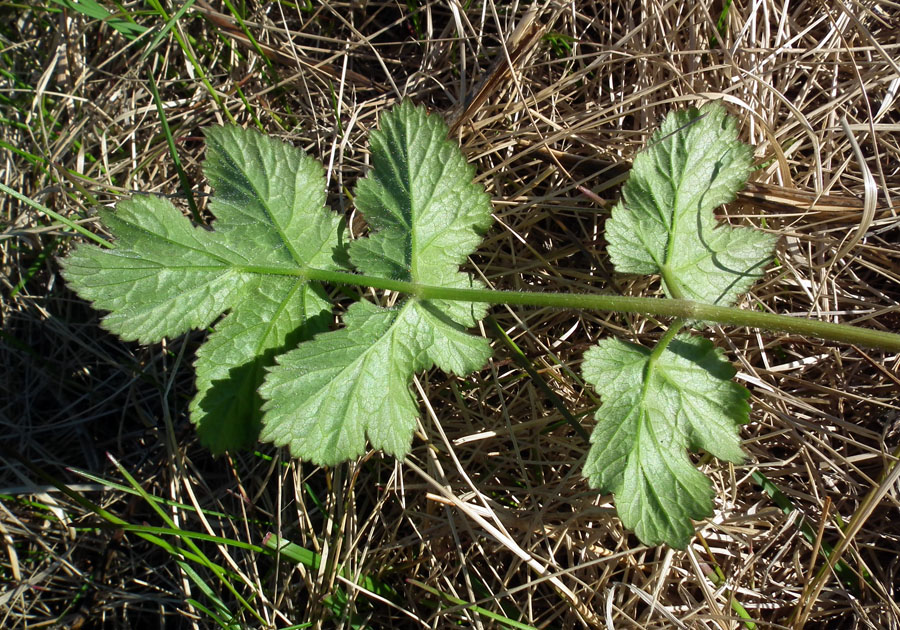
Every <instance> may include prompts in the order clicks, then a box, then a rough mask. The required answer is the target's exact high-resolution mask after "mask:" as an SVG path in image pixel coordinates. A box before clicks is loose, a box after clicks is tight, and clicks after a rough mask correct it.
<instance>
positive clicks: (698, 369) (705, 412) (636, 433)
mask: <svg viewBox="0 0 900 630" xmlns="http://www.w3.org/2000/svg"><path fill="white" fill-rule="evenodd" d="M582 370H583V374H584V377H585V379H586V380H587V381H588V382H590V383H591V384H592V385H594V386H595V387H596V388H597V391H598V392H599V393H600V396H601V400H602V405H601V407H600V409H599V410H598V412H597V414H596V419H597V425H596V427H595V428H594V431H593V433H592V435H591V449H590V451H589V453H588V458H587V462H586V463H585V466H584V475H585V476H586V477H587V478H588V480H589V482H590V485H591V486H592V487H594V488H597V489H599V490H600V491H601V492H612V493H613V494H614V495H615V497H616V508H617V511H618V513H619V517H620V518H621V519H622V522H623V524H624V525H625V526H626V527H628V528H629V529H633V530H634V531H635V533H636V534H637V536H638V538H639V539H640V540H641V541H642V542H643V543H645V544H648V545H656V544H659V543H661V542H666V543H668V544H670V545H672V546H673V547H678V548H684V547H685V546H686V545H687V542H688V540H689V539H690V537H691V536H692V535H693V532H694V529H693V526H692V524H691V519H701V518H705V517H706V516H709V515H710V514H711V513H712V487H711V484H710V482H709V480H708V479H707V478H706V476H704V475H703V474H702V473H701V472H699V471H698V470H697V469H696V468H695V467H694V465H693V464H692V463H691V461H690V459H689V458H688V456H687V450H688V449H692V450H696V449H701V448H702V449H704V450H706V451H708V452H710V453H712V454H713V455H715V456H716V457H718V458H720V459H724V460H727V461H731V462H735V463H738V462H741V461H743V453H742V451H741V448H740V439H739V437H738V435H737V428H738V426H739V425H740V424H742V423H745V422H747V421H748V417H749V405H748V404H747V398H748V397H749V392H747V390H746V389H745V388H744V387H742V386H740V385H738V384H736V383H734V382H732V381H731V378H732V377H733V375H734V368H732V367H731V365H730V364H729V363H728V362H727V361H725V359H724V358H723V357H722V355H721V352H720V351H718V350H716V349H715V348H714V346H713V344H712V342H710V341H708V340H706V339H702V338H699V337H691V336H688V335H679V336H678V337H676V338H675V339H674V340H672V342H670V344H669V346H668V347H667V348H666V349H665V351H664V352H663V353H662V354H661V355H660V356H659V357H658V358H656V359H655V360H651V353H650V352H649V351H648V350H646V349H644V348H642V347H640V346H636V345H634V344H630V343H626V342H624V341H620V340H618V339H603V340H601V341H600V342H599V343H598V344H597V345H596V346H594V347H593V348H591V349H590V350H588V352H587V353H585V361H584V365H583V367H582Z"/></svg>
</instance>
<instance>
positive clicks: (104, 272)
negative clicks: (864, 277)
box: [63, 127, 340, 453]
mask: <svg viewBox="0 0 900 630" xmlns="http://www.w3.org/2000/svg"><path fill="white" fill-rule="evenodd" d="M206 135H207V140H208V154H207V160H206V164H205V172H206V175H207V177H208V178H209V180H210V183H211V184H212V185H213V187H214V188H215V191H216V196H215V197H214V199H213V201H212V202H211V204H210V209H211V211H212V212H213V213H214V214H215V215H216V216H217V220H216V221H215V223H214V225H213V227H214V230H212V231H210V230H206V229H204V228H202V227H198V226H194V225H192V224H191V222H190V220H188V219H187V218H186V217H185V216H184V215H183V214H182V213H181V212H180V211H179V210H178V209H177V208H175V207H174V206H173V205H172V204H171V203H170V202H168V201H167V200H165V199H161V198H157V197H150V196H139V197H134V198H133V199H131V200H129V201H124V202H122V203H120V204H118V206H117V208H116V210H115V211H114V212H113V211H103V212H101V219H102V221H103V223H104V224H105V225H106V226H107V227H108V228H109V230H110V231H111V233H112V235H113V236H114V238H115V247H114V248H112V249H103V248H99V247H96V246H92V245H80V246H78V247H77V248H76V249H75V251H74V252H73V253H72V254H71V255H70V256H69V257H68V258H67V259H66V260H65V261H64V271H63V273H64V276H65V278H66V280H67V281H68V282H69V284H70V285H71V286H72V287H73V289H75V291H76V292H77V293H78V294H79V295H80V296H81V297H82V298H85V299H87V300H91V301H92V302H93V303H94V306H96V307H97V308H100V309H104V310H107V311H110V313H109V314H108V315H107V316H106V317H105V318H104V320H103V324H104V326H105V327H106V328H107V329H109V330H110V331H112V332H114V333H116V334H118V335H119V336H120V337H122V338H123V339H126V340H138V341H140V342H141V343H152V342H156V341H159V340H160V339H162V338H163V337H174V336H177V335H180V334H182V333H184V332H186V331H188V330H190V329H193V328H205V327H207V326H209V325H210V324H212V322H213V321H214V320H216V319H217V318H218V317H219V316H220V315H222V314H223V313H224V312H226V311H230V313H229V314H228V315H227V316H226V317H225V318H224V319H223V320H222V321H221V322H219V324H218V325H217V326H216V330H215V332H213V333H212V334H211V335H210V337H209V340H208V341H207V343H206V344H205V345H204V346H203V347H202V348H201V349H200V350H199V351H198V353H197V361H196V364H195V367H196V371H197V390H198V391H197V395H196V397H195V398H194V400H193V402H192V403H191V420H192V421H193V422H194V423H195V424H196V425H197V427H198V432H199V434H200V437H201V440H202V441H203V442H204V443H205V444H206V445H207V446H209V447H210V449H211V450H212V451H213V452H216V453H219V452H222V451H223V450H225V449H229V448H237V447H241V446H246V445H249V444H251V443H252V442H253V440H255V439H256V435H257V434H258V431H259V420H260V415H261V412H260V399H259V398H258V397H257V395H256V389H257V388H258V387H259V385H260V383H261V382H262V378H263V376H264V368H265V366H266V365H270V364H271V363H272V362H273V358H274V355H275V354H277V353H278V352H281V351H283V350H284V349H286V348H287V347H292V346H293V345H296V343H297V342H298V341H299V340H300V339H302V338H308V337H309V336H311V334H312V333H314V332H317V331H319V330H323V329H325V328H326V327H327V323H328V321H327V320H329V319H330V316H329V314H330V305H329V304H328V301H327V299H325V296H324V295H323V293H322V290H321V288H320V287H319V286H318V285H317V284H314V283H307V282H306V281H305V280H304V279H303V277H302V270H303V269H304V268H305V267H308V266H314V267H318V268H322V269H338V264H337V263H336V262H335V256H339V255H340V243H339V232H340V220H339V218H338V217H337V216H336V215H334V214H333V213H331V212H329V211H327V210H326V209H325V207H324V205H323V204H324V201H325V181H324V174H323V171H322V167H321V166H320V165H319V164H318V163H317V162H315V161H314V160H313V159H311V158H310V157H308V156H307V155H306V154H304V153H303V152H302V151H300V150H298V149H295V148H293V147H291V146H289V145H286V144H284V143H281V142H277V141H275V140H272V139H269V138H267V137H265V136H262V135H260V134H258V133H256V132H254V131H248V130H243V129H239V128H236V127H218V128H212V129H208V130H207V131H206Z"/></svg>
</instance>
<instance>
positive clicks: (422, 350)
mask: <svg viewBox="0 0 900 630" xmlns="http://www.w3.org/2000/svg"><path fill="white" fill-rule="evenodd" d="M379 126H380V129H379V130H377V131H373V132H372V135H371V147H372V160H373V165H374V169H373V171H372V172H371V174H370V175H369V176H368V177H367V178H366V179H364V180H362V181H361V182H360V183H359V185H358V186H357V189H356V205H357V208H358V209H359V210H360V211H361V212H362V214H363V216H364V217H365V218H366V220H367V221H368V223H369V225H370V227H371V228H372V233H371V235H370V236H369V237H367V238H363V239H358V240H356V241H354V242H353V243H351V245H350V259H351V261H352V262H353V263H354V264H355V265H356V266H357V267H358V268H359V269H360V270H361V271H363V272H364V273H366V274H369V275H373V276H378V277H383V278H392V279H402V280H409V281H413V282H417V283H421V284H431V285H438V286H445V287H473V286H480V285H478V283H476V282H473V281H472V280H471V279H470V278H469V277H468V275H466V274H464V273H461V272H460V271H459V265H460V264H462V263H463V262H464V261H465V260H466V257H467V256H468V255H469V254H470V253H471V252H472V251H474V249H475V248H476V247H477V246H478V244H479V243H480V242H481V238H482V237H481V235H482V233H483V232H484V231H485V230H486V229H487V228H488V226H489V225H490V222H491V205H490V199H489V198H488V196H487V195H486V194H485V192H484V191H483V190H482V189H481V187H480V186H477V185H475V184H474V183H473V182H472V178H473V175H474V168H473V167H471V166H470V165H468V164H467V163H466V161H465V158H464V156H463V155H462V153H461V152H460V150H459V148H458V147H457V146H456V145H455V144H453V143H452V142H450V141H449V140H447V127H446V125H445V124H444V122H443V121H442V120H441V119H440V118H439V117H437V116H429V115H427V114H426V113H425V110H424V109H421V108H416V107H414V106H413V105H411V104H410V103H409V102H405V103H403V104H402V105H400V106H399V107H397V108H396V109H394V110H393V111H391V112H389V113H386V114H384V115H383V116H382V117H381V119H380V125H379ZM485 312H486V306H485V305H480V304H478V305H476V304H469V303H459V302H444V301H423V300H419V299H416V298H407V299H406V300H404V301H402V302H401V303H400V304H398V305H396V306H395V307H394V308H392V309H384V308H380V307H378V306H374V305H371V304H368V303H366V302H361V303H358V304H355V305H353V306H352V307H351V308H350V309H349V311H348V313H347V316H346V317H345V323H346V328H344V329H342V330H338V331H334V332H329V333H324V334H321V335H318V336H316V338H315V339H314V340H313V341H310V342H306V343H303V344H301V345H300V347H298V348H297V349H296V350H293V351H291V352H288V353H286V354H284V355H282V356H281V357H278V359H277V363H278V364H277V365H276V366H275V367H273V368H271V369H270V372H269V375H268V376H267V377H266V380H265V384H264V385H263V387H262V389H261V390H260V393H261V394H262V396H263V398H264V399H266V401H267V402H266V403H265V407H264V408H265V412H266V413H265V416H264V418H263V423H264V427H263V431H262V438H263V439H264V440H271V441H273V442H274V443H275V444H277V445H288V446H289V447H290V450H291V453H292V454H293V455H294V456H296V457H301V458H304V459H307V460H310V461H313V462H315V463H317V464H335V463H338V462H341V461H345V460H347V459H352V458H354V457H358V456H359V455H360V454H362V453H363V452H364V450H365V444H366V437H368V439H369V441H370V442H371V444H372V446H373V447H374V448H380V449H383V450H384V451H385V452H387V453H390V454H392V455H395V456H397V457H400V458H402V457H404V456H405V455H406V453H407V452H408V451H409V447H410V442H411V441H412V433H413V430H414V428H415V421H416V417H417V415H418V414H417V406H416V404H415V398H414V397H413V395H412V392H411V391H410V379H411V378H412V376H413V374H415V373H416V372H419V371H421V370H424V369H428V368H430V367H432V366H433V365H437V366H438V367H440V368H441V369H443V370H445V371H448V372H452V373H455V374H459V375H465V374H468V373H469V372H471V371H473V370H475V369H477V368H479V367H481V366H482V365H483V364H484V363H485V361H487V358H488V357H489V356H490V346H489V345H488V343H487V341H486V340H485V339H482V338H479V337H474V336H472V335H470V334H468V333H467V332H466V329H467V328H470V327H472V326H474V325H475V324H476V323H477V322H478V321H479V320H480V319H482V318H483V317H484V315H485Z"/></svg>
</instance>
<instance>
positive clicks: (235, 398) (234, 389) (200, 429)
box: [195, 310, 332, 455]
mask: <svg viewBox="0 0 900 630" xmlns="http://www.w3.org/2000/svg"><path fill="white" fill-rule="evenodd" d="M331 321H332V316H331V311H330V310H325V311H322V312H321V313H320V314H319V315H317V316H315V317H312V318H309V319H307V320H306V321H305V322H304V323H303V324H302V325H300V326H298V327H297V328H296V329H294V330H293V331H291V332H290V333H288V335H287V336H286V337H285V342H284V343H283V344H282V345H280V346H277V347H275V348H270V349H269V350H267V351H266V352H264V353H263V354H261V355H258V356H257V357H256V358H255V359H253V360H251V361H247V362H246V363H243V364H241V365H238V366H235V367H233V368H231V369H230V370H229V371H228V376H227V378H222V379H217V380H214V381H212V382H211V384H210V387H209V389H208V390H207V391H206V394H205V395H204V396H203V397H202V398H201V399H200V400H199V402H198V404H197V406H198V407H199V411H200V413H198V414H195V415H197V416H199V419H198V420H197V421H196V422H195V424H196V429H197V435H198V436H199V438H200V442H201V443H202V444H203V445H204V446H206V447H207V448H209V450H210V451H212V452H213V454H214V455H220V454H222V453H224V452H225V451H226V450H234V449H243V448H249V447H251V446H253V444H255V443H256V442H257V441H258V440H259V433H260V430H261V429H262V415H263V412H262V406H263V399H262V397H261V396H260V395H259V391H258V390H259V388H260V386H261V385H262V384H263V380H264V379H265V377H266V373H267V368H269V367H271V366H273V365H275V358H276V357H278V356H279V355H281V354H284V353H285V352H286V351H288V350H291V349H293V348H295V347H296V346H297V345H298V344H300V343H301V342H303V341H308V340H310V339H312V337H313V336H314V335H317V334H318V333H321V332H325V331H327V330H328V328H329V326H330V324H331Z"/></svg>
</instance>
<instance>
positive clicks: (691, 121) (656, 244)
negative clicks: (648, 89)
mask: <svg viewBox="0 0 900 630" xmlns="http://www.w3.org/2000/svg"><path fill="white" fill-rule="evenodd" d="M751 170H752V151H751V149H750V147H748V146H747V145H745V144H743V143H741V142H740V141H739V140H738V139H737V122H736V120H735V119H733V118H731V117H730V116H728V115H727V113H726V111H725V108H724V107H723V106H722V105H721V104H719V103H708V104H707V105H705V106H704V107H702V108H701V109H700V110H697V109H689V110H683V111H678V112H673V113H671V114H669V115H668V116H667V117H666V119H665V121H664V122H663V124H662V126H661V127H660V129H659V130H658V131H657V132H656V133H654V134H653V136H652V138H651V140H650V143H649V146H648V148H647V149H645V150H643V151H641V152H640V153H638V155H637V156H636V157H635V159H634V164H633V167H632V170H631V173H630V174H629V177H628V181H627V182H626V183H625V185H624V187H623V189H622V198H623V200H622V201H621V202H619V203H618V204H616V206H615V207H614V208H613V211H612V217H611V218H610V219H609V220H608V221H607V222H606V238H607V242H608V243H609V246H608V251H609V255H610V258H611V259H612V261H613V264H614V266H615V268H616V270H617V271H619V272H621V273H636V274H655V273H660V274H662V276H663V288H664V290H665V291H666V293H667V294H668V295H670V296H673V297H676V296H677V297H683V298H685V299H690V300H696V301H699V302H705V303H708V304H720V305H723V306H730V305H732V304H734V303H735V301H736V300H737V298H738V296H740V295H741V294H743V293H745V292H746V291H747V290H749V288H750V287H751V286H752V284H753V283H754V282H755V281H756V280H757V279H759V278H760V277H761V276H762V273H763V268H764V266H765V265H766V264H767V263H768V262H769V261H770V260H771V257H772V250H773V248H774V244H775V237H773V236H771V235H769V234H766V233H764V232H760V231H758V230H754V229H752V228H747V227H732V226H729V225H725V224H719V223H718V222H717V221H716V218H715V215H714V214H713V210H714V209H715V208H716V207H718V206H720V205H721V204H723V203H726V202H728V201H731V200H733V199H734V196H735V194H736V193H737V191H738V190H740V188H741V187H743V185H744V183H745V182H746V180H747V177H748V176H749V175H750V172H751ZM672 285H675V286H672Z"/></svg>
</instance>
